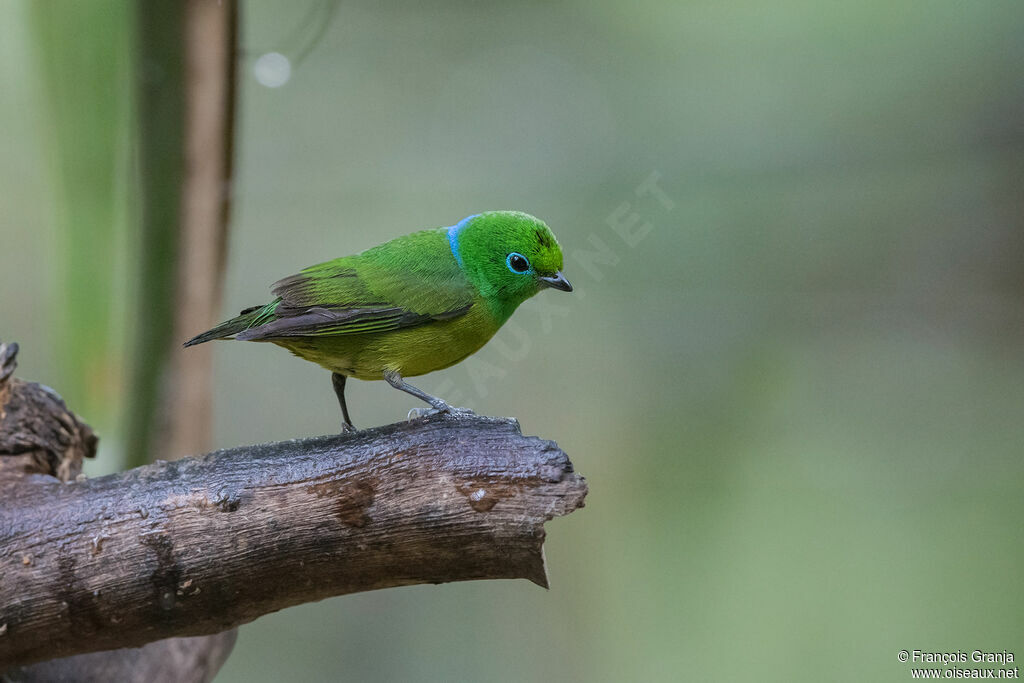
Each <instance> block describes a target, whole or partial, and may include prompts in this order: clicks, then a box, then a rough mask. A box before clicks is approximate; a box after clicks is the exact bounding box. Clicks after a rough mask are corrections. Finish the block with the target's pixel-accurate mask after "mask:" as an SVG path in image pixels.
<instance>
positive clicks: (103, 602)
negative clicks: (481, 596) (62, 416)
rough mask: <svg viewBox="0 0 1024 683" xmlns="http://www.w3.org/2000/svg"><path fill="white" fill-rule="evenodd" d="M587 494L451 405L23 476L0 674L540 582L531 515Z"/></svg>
mask: <svg viewBox="0 0 1024 683" xmlns="http://www.w3.org/2000/svg"><path fill="white" fill-rule="evenodd" d="M586 491H587V488H586V482H585V480H584V479H583V478H582V477H580V476H579V475H577V474H576V473H574V472H573V468H572V464H571V463H570V462H569V460H568V458H567V456H566V455H565V453H563V452H562V451H561V450H559V449H558V447H557V446H556V445H555V444H554V443H553V442H550V441H544V440H542V439H538V438H535V437H524V436H523V435H522V434H521V433H520V431H519V426H518V424H517V423H516V422H515V421H514V420H506V419H497V418H485V417H476V416H455V417H453V416H449V415H434V416H431V417H429V418H421V419H417V420H415V421H412V422H404V423H400V424H394V425H389V426H386V427H381V428H377V429H371V430H365V431H360V432H356V433H352V434H343V435H337V436H326V437H319V438H313V439H305V440H298V441H287V442H281V443H273V444H264V445H257V446H247V447H241V448H235V449H231V450H226V451H219V452H215V453H211V454H208V455H204V456H199V457H192V458H186V459H183V460H180V461H177V462H169V463H168V462H160V463H156V464H153V465H149V466H145V467H140V468H136V469H134V470H130V471H128V472H124V473H121V474H116V475H111V476H107V477H101V478H97V479H91V480H85V481H75V482H70V483H62V482H60V481H58V480H56V479H54V478H52V477H48V476H41V475H29V476H27V477H25V478H24V481H22V482H21V483H20V485H18V486H16V487H8V488H7V489H6V490H5V492H4V498H3V501H2V504H0V634H2V635H0V670H2V669H3V667H4V666H8V665H11V664H24V663H28V662H33V661H39V660H44V659H51V658H54V657H62V656H67V655H72V654H78V653H84V652H92V651H98V650H107V649H112V648H123V647H132V646H138V645H142V644H144V643H147V642H151V641H154V640H159V639H163V638H168V637H172V636H195V635H202V634H212V633H217V632H221V631H224V630H226V629H229V628H232V627H234V626H236V625H238V624H242V623H246V622H248V621H251V620H253V619H255V618H257V617H259V616H260V615H263V614H266V613H268V612H273V611H275V610H279V609H282V608H284V607H288V606H291V605H297V604H300V603H304V602H309V601H313V600H320V599H323V598H327V597H330V596H334V595H341V594H345V593H353V592H357V591H365V590H372V589H377V588H386V587H390V586H401V585H409V584H417V583H441V582H447V581H460V580H468V579H497V578H526V579H529V580H531V581H533V582H535V583H537V584H539V585H541V586H545V585H546V584H547V579H546V575H545V570H544V561H543V555H542V551H541V546H542V543H543V540H544V528H543V523H544V522H545V521H546V520H548V519H551V518H552V517H555V516H558V515H564V514H568V513H569V512H572V511H573V510H575V509H576V508H577V507H580V506H582V505H583V498H584V496H585V495H586Z"/></svg>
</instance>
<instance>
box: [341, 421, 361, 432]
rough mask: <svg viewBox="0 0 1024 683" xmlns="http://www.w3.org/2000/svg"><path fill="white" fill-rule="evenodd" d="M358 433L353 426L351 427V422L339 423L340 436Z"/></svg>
mask: <svg viewBox="0 0 1024 683" xmlns="http://www.w3.org/2000/svg"><path fill="white" fill-rule="evenodd" d="M358 431H359V430H358V429H356V428H355V425H353V424H352V423H351V422H342V423H341V433H342V434H354V433H355V432H358Z"/></svg>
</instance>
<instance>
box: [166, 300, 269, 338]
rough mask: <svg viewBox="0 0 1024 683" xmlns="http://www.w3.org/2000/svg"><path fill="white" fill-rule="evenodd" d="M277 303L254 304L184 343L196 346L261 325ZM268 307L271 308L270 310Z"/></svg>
mask: <svg viewBox="0 0 1024 683" xmlns="http://www.w3.org/2000/svg"><path fill="white" fill-rule="evenodd" d="M276 304H277V302H276V301H275V302H274V303H273V304H270V305H268V306H253V307H252V308H247V309H245V310H244V311H242V312H241V313H239V314H238V316H236V317H234V318H232V319H231V320H226V321H224V322H222V323H221V324H220V325H217V327H214V328H213V329H211V330H207V331H206V332H203V333H202V334H197V335H196V336H194V337H192V338H191V339H189V340H188V341H187V342H185V344H184V345H185V346H195V345H196V344H202V343H203V342H208V341H212V340H214V339H227V338H229V337H233V336H234V335H236V334H238V333H239V332H241V331H243V330H247V329H249V328H250V327H255V326H256V325H260V324H262V322H264V321H265V319H266V318H267V317H268V314H269V313H272V309H273V307H275V306H276ZM268 308H270V309H271V310H270V311H268V310H267V309H268ZM269 317H273V316H269Z"/></svg>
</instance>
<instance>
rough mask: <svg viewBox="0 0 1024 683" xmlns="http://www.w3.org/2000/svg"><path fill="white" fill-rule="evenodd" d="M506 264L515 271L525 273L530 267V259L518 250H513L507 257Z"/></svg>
mask: <svg viewBox="0 0 1024 683" xmlns="http://www.w3.org/2000/svg"><path fill="white" fill-rule="evenodd" d="M505 265H507V266H508V269H509V270H511V271H512V272H513V273H525V272H526V271H528V270H529V269H530V261H529V259H527V258H526V257H525V256H523V255H522V254H520V253H519V252H517V251H513V252H512V253H511V254H509V255H508V258H506V259H505Z"/></svg>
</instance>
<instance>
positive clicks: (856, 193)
mask: <svg viewBox="0 0 1024 683" xmlns="http://www.w3.org/2000/svg"><path fill="white" fill-rule="evenodd" d="M322 6H323V5H322V3H321V4H317V3H310V2H296V3H270V2H246V3H243V4H242V7H241V10H242V34H241V47H242V49H243V54H242V56H241V67H240V101H239V129H238V141H237V151H238V156H237V162H238V166H237V178H236V182H235V186H234V201H235V205H234V220H233V225H232V233H231V246H230V253H229V264H228V271H227V289H226V296H225V301H224V302H223V312H224V314H225V315H228V314H231V313H234V312H236V311H238V310H239V309H241V308H243V307H245V306H250V305H254V304H259V303H263V302H264V301H265V300H266V299H267V295H268V291H267V288H268V285H269V284H270V283H271V282H273V281H274V280H275V279H277V278H279V277H281V276H284V275H287V274H289V273H292V272H294V271H295V270H297V269H298V268H301V267H303V266H306V265H309V264H311V263H315V262H318V261H321V260H324V259H325V258H328V257H332V256H340V255H344V254H349V253H354V252H356V251H359V250H361V249H363V248H365V247H369V246H371V245H373V244H376V243H378V242H380V241H383V240H385V239H387V238H390V237H392V236H396V235H398V234H402V233H405V232H409V231H412V230H414V229H419V228H422V227H429V226H437V225H450V224H452V223H453V222H455V221H457V220H458V219H460V218H462V217H463V216H465V215H467V214H470V213H475V212H478V211H481V210H485V209H495V208H516V209H521V210H525V211H528V212H531V213H534V214H536V215H538V216H540V217H542V218H543V219H545V220H546V221H547V222H548V223H549V224H550V225H551V226H552V228H553V229H554V231H555V233H556V234H557V235H558V237H559V239H560V241H561V242H562V244H563V247H564V248H565V250H566V252H567V263H566V268H565V270H566V273H567V275H568V276H569V278H570V279H571V280H572V282H573V283H574V284H575V285H576V286H577V288H578V291H577V292H576V293H574V294H572V295H561V294H558V293H545V294H542V295H541V296H540V297H537V298H536V299H535V300H533V301H530V302H528V303H526V304H525V305H524V306H523V307H522V309H521V310H520V311H519V312H518V313H517V314H516V316H514V317H513V320H512V323H514V324H513V325H511V326H510V327H508V328H506V329H504V330H503V331H502V332H501V333H499V335H498V337H497V338H496V339H495V340H494V342H492V343H491V344H490V345H488V346H487V347H485V348H484V350H482V351H481V352H480V353H479V354H478V355H477V356H476V357H474V358H473V359H472V360H471V361H468V362H466V363H464V364H462V365H460V366H456V367H455V368H452V369H450V370H448V371H445V372H442V373H438V374H436V375H431V376H428V377H426V378H424V379H422V380H421V382H420V385H421V386H422V387H423V388H424V389H425V390H427V391H431V390H433V391H439V392H440V393H442V394H443V395H446V396H449V397H452V398H454V399H456V400H457V401H458V402H459V403H461V404H463V405H467V406H469V407H472V408H473V409H475V410H477V411H479V412H482V413H487V414H495V415H515V416H517V417H518V418H519V419H520V421H521V423H522V425H523V430H524V432H526V433H530V434H538V435H541V436H544V437H546V438H552V439H556V440H557V441H558V443H559V444H560V445H561V446H562V447H563V448H564V449H565V450H566V451H567V452H568V453H569V454H570V456H571V457H572V459H573V461H574V463H575V465H576V467H577V469H578V470H579V471H581V472H582V473H583V474H584V475H585V476H586V477H587V478H588V481H589V482H590V495H589V497H588V500H587V506H586V508H585V509H583V510H580V511H578V512H576V513H575V514H573V515H571V516H570V517H568V518H564V519H559V520H555V521H553V522H551V523H550V524H548V532H549V535H548V542H547V546H546V551H547V561H548V569H549V572H550V578H551V585H552V589H551V590H550V591H548V592H546V591H543V590H541V589H538V588H537V587H536V586H534V585H532V584H529V583H527V582H525V581H515V582H484V583H465V584H455V585H444V586H420V587H411V588H402V589H397V590H388V591H383V592H377V593H369V594H362V595H355V596H349V597H343V598H337V599H332V600H327V601H324V602H321V603H317V604H311V605H305V606H302V607H298V608H293V609H289V610H286V611H284V612H282V613H279V614H274V615H270V616H267V617H264V618H262V619H260V620H258V621H257V622H255V623H253V624H251V625H249V626H246V627H243V629H242V632H241V636H240V639H239V642H238V646H237V648H236V650H235V652H234V654H233V655H232V657H231V658H230V659H229V660H228V663H227V665H226V666H225V668H224V670H223V671H222V673H221V675H220V676H219V678H218V681H224V682H231V681H280V680H309V681H330V680H356V681H395V680H407V681H450V680H456V681H550V680H586V681H640V680H658V681H670V680H714V681H726V680H730V681H731V680H750V681H766V680H771V681H821V680H836V681H864V680H878V681H881V680H894V681H896V680H907V679H908V678H909V676H910V672H909V669H910V667H909V665H906V664H901V663H899V662H898V661H897V652H898V651H899V650H900V649H909V650H913V649H915V648H917V649H923V650H930V651H947V650H953V651H955V650H957V649H961V650H966V651H968V652H969V651H970V650H972V649H975V648H980V649H984V650H1002V649H1004V648H1005V649H1007V650H1009V651H1011V652H1013V653H1015V654H1016V655H1017V657H1018V659H1020V658H1022V657H1024V639H1022V637H1024V595H1022V593H1021V591H1020V589H1019V586H1020V573H1021V563H1022V561H1024V497H1022V496H1021V485H1022V484H1024V458H1022V455H1024V452H1022V451H1024V353H1022V346H1021V342H1022V331H1024V39H1022V36H1024V5H1022V4H1021V2H1020V1H1019V0H1006V1H1004V2H997V1H984V2H959V1H957V2H952V1H945V0H942V1H934V2H927V3H925V2H891V1H888V0H887V1H884V2H883V1H880V0H869V1H867V2H860V3H837V2H824V3H823V2H812V1H810V0H806V1H802V0H785V1H782V2H775V3H761V2H754V1H752V0H741V1H732V2H710V1H690V2H678V1H667V0H666V1H661V2H646V3H617V2H612V1H609V0H599V1H596V2H595V1H591V2H534V3H486V4H480V3H467V2H434V3H425V4H413V3H405V4H400V3H388V4H384V3H375V2H344V3H342V4H341V5H340V6H338V8H337V11H336V12H335V13H334V15H333V18H332V19H331V21H330V23H329V25H327V26H326V30H325V31H324V33H323V34H322V37H321V38H320V39H319V40H318V41H316V42H315V43H313V44H311V45H310V47H311V49H310V50H308V54H307V55H306V56H305V57H304V58H300V59H298V60H297V62H298V63H297V64H293V66H294V69H293V71H292V73H291V78H290V80H289V81H288V82H287V83H286V84H285V85H284V86H282V87H279V88H269V87H264V86H263V85H261V84H260V83H259V82H257V80H256V79H255V78H254V76H253V73H254V72H253V65H254V62H255V60H256V58H258V57H259V56H260V55H261V54H264V53H265V52H268V51H279V52H283V53H285V54H286V55H290V56H291V57H292V58H293V60H294V59H295V58H296V57H297V56H301V55H299V54H298V53H300V52H302V51H303V50H304V47H303V45H304V44H303V43H302V41H301V40H299V44H298V45H296V44H295V43H296V39H295V36H296V35H297V33H296V27H300V26H302V24H303V22H304V21H305V20H306V18H307V17H309V16H314V17H315V16H317V13H319V12H321V10H320V9H319V8H320V7H322ZM311 13H312V14H311ZM29 15H30V9H29V3H28V2H27V1H25V0H0V92H2V93H3V95H2V97H0V149H2V155H0V188H2V189H0V255H2V267H0V291H2V296H0V337H2V338H3V339H4V340H14V341H18V342H20V343H21V344H23V347H24V352H23V354H22V357H21V365H20V371H19V374H20V375H21V376H23V377H25V378H31V379H35V380H39V381H43V382H45V383H47V384H50V385H52V386H54V387H55V388H57V389H58V390H59V391H61V392H62V393H63V394H64V395H65V396H66V397H67V398H68V399H69V402H70V403H71V405H72V406H73V407H75V408H76V409H78V410H79V412H82V413H83V417H84V418H85V419H87V420H90V421H92V422H93V424H94V425H96V426H97V427H99V429H100V430H101V432H102V433H103V434H104V436H105V438H104V441H103V442H102V452H101V456H100V462H99V463H96V464H95V465H94V466H93V469H92V472H93V473H99V472H105V471H112V470H116V469H118V468H119V467H120V462H121V460H120V458H121V456H122V454H121V453H120V452H119V449H118V442H117V441H118V440H117V439H116V438H114V435H116V432H117V425H118V420H119V419H120V418H119V415H120V414H121V411H120V407H123V406H124V404H125V402H126V400H128V397H126V396H124V395H123V389H121V391H120V393H118V392H117V391H116V387H118V386H122V387H123V382H120V381H119V382H117V383H115V384H114V386H115V390H113V391H111V390H109V388H108V389H104V391H105V392H106V393H103V394H101V395H99V396H97V395H96V394H95V391H93V393H92V394H90V391H91V390H90V388H89V387H88V386H79V385H76V384H74V383H72V382H71V380H70V378H69V377H68V375H69V371H68V370H67V366H68V364H67V359H66V355H67V352H66V351H64V349H74V348H77V347H78V345H79V344H88V343H91V342H92V341H94V340H95V338H96V337H99V338H105V337H106V336H110V338H111V340H112V341H111V342H110V344H111V350H110V351H109V353H110V354H111V360H110V367H109V368H108V369H107V370H104V371H103V373H101V374H103V376H105V377H109V376H114V377H117V376H118V375H119V373H121V372H123V365H124V362H123V358H122V356H123V350H122V348H121V346H122V345H121V344H119V343H117V341H116V340H117V339H119V336H118V334H117V333H118V331H119V330H120V331H121V332H122V333H123V330H124V329H125V328H129V329H130V327H131V319H130V318H131V316H130V313H129V312H130V311H131V310H132V309H131V305H132V304H131V302H130V301H129V300H128V298H129V297H130V295H131V292H132V291H135V290H137V289H138V287H137V284H135V283H132V282H131V281H130V280H131V277H132V275H131V274H132V272H133V271H132V270H131V268H130V267H128V266H130V263H127V264H126V261H130V260H131V257H130V256H128V255H127V254H128V253H130V252H128V251H126V249H125V248H123V247H117V246H115V245H114V244H113V243H112V244H111V245H110V246H109V248H103V249H99V250H96V251H95V252H93V253H94V255H90V256H89V257H88V258H87V259H86V261H88V262H90V263H93V265H96V263H99V264H102V269H101V272H104V273H113V275H112V276H111V277H113V282H114V286H112V287H108V288H106V289H105V290H104V289H103V288H99V289H101V290H102V291H96V292H93V291H92V290H88V291H90V292H91V294H90V297H91V298H89V297H87V298H85V299H83V300H82V301H78V302H76V303H75V304H74V307H75V309H76V310H78V309H79V308H80V307H83V306H84V307H85V309H86V310H87V311H90V312H92V311H96V312H97V314H96V315H97V319H100V318H101V317H102V318H104V319H106V318H109V320H108V321H107V322H106V323H105V326H104V328H103V329H96V330H95V331H90V330H89V329H88V327H87V326H86V327H84V328H83V327H82V326H81V325H82V323H79V327H77V328H76V327H72V328H64V327H61V326H60V325H61V323H60V321H62V320H64V319H65V318H66V317H67V316H68V311H67V306H68V304H67V303H66V301H65V300H64V298H63V297H62V296H61V292H62V291H63V290H62V289H61V287H62V286H63V285H62V284H61V283H62V282H63V278H65V277H74V274H69V273H68V272H66V270H67V269H66V268H64V267H63V266H62V263H64V261H63V260H62V257H61V254H62V253H64V252H66V250H67V244H68V239H70V238H69V237H68V234H67V230H66V229H65V230H64V231H62V229H61V228H60V227H59V226H60V221H61V220H62V219H61V216H63V215H70V216H71V217H72V218H71V220H70V223H71V224H72V225H73V223H74V216H75V215H76V208H75V207H74V206H71V207H69V206H66V205H61V203H60V201H59V195H60V193H59V192H58V188H57V187H56V183H55V181H54V178H55V177H56V176H55V175H54V174H53V173H52V172H51V170H52V169H50V166H49V165H48V164H50V162H49V161H48V158H52V157H51V155H52V154H53V149H54V142H55V139H56V138H59V137H60V136H59V135H58V134H56V133H55V132H54V126H55V125H56V124H55V114H54V112H53V107H49V106H47V102H48V100H47V97H48V96H49V95H48V94H47V93H46V92H45V89H44V88H42V87H41V85H40V84H39V74H40V64H39V62H40V59H39V58H38V50H37V49H36V47H35V45H34V44H33V35H34V34H33V33H32V32H31V31H29V30H28V28H27V27H28V26H29V24H30V16H29ZM323 16H326V14H324V15H323ZM300 33H301V32H300ZM115 71H116V69H113V68H112V69H111V72H112V73H114V72H115ZM123 84H124V83H123V79H122V80H117V81H116V82H110V83H95V84H92V85H91V86H89V87H93V88H104V89H108V88H109V89H110V93H111V97H117V96H118V95H119V93H118V91H117V88H118V87H121V85H123ZM79 87H81V86H79ZM120 95H121V96H123V93H120ZM118 111H119V110H118ZM64 114H65V115H66V114H67V112H66V111H65V112H64ZM110 144H113V143H110ZM97 163H100V162H99V161H98V162H97ZM124 166H125V167H124V168H115V169H113V170H112V171H109V170H108V171H109V172H112V173H117V174H119V175H118V176H117V177H118V178H120V179H121V180H122V181H123V182H122V190H121V192H126V191H128V190H125V189H123V188H124V187H130V183H129V182H128V181H129V179H130V178H131V175H132V169H131V164H127V165H124ZM652 174H654V175H653V176H652ZM652 178H653V179H656V181H657V183H658V186H659V187H660V188H661V189H662V190H663V192H664V194H665V196H664V197H663V196H661V195H658V194H657V193H644V192H643V191H642V190H640V191H638V188H640V187H641V184H642V183H643V182H644V181H645V180H650V179H652ZM60 196H65V195H60ZM668 207H671V208H668ZM633 213H636V214H638V215H639V216H640V218H639V219H638V220H639V222H638V223H636V224H634V225H633V227H632V229H631V232H630V234H631V235H632V238H631V239H629V240H625V239H623V237H622V236H621V235H620V234H619V232H617V231H616V230H615V229H614V228H613V227H612V224H613V223H616V222H617V221H624V220H628V218H629V216H630V215H631V214H633ZM112 220H124V216H120V217H118V216H114V218H113V219H112ZM646 224H649V228H648V227H647V225H646ZM116 234H118V233H117V232H116V230H113V231H112V235H114V236H116ZM627 236H628V235H627ZM112 239H113V237H112ZM122 242H123V240H122ZM91 246H93V247H95V246H96V245H91ZM100 246H103V245H100ZM595 253H599V254H600V256H599V257H596V258H595V257H594V254H595ZM85 283H86V285H88V280H85ZM100 311H102V316H101V315H100V313H98V312H100ZM67 329H71V330H72V332H70V333H69V332H67V331H66V330H67ZM197 331H198V330H197ZM69 335H70V336H69ZM94 335H95V336H94ZM215 367H216V378H215V380H216V386H217V387H218V388H217V395H216V411H217V412H216V441H217V443H216V445H217V446H218V447H227V446H232V445H237V444H245V443H253V442H257V441H266V440H279V439H285V438H292V437H300V436H306V435H311V434H322V433H327V432H330V431H332V430H333V429H335V428H336V426H337V421H338V416H337V405H336V403H335V401H334V398H333V395H332V394H331V391H330V388H329V381H328V376H327V373H325V372H324V371H323V370H321V369H319V368H317V367H315V366H313V365H311V364H308V363H305V362H303V361H300V360H298V359H295V358H292V357H290V356H289V355H288V354H286V353H284V352H283V351H282V350H280V349H277V348H274V347H271V346H265V345H258V344H219V345H218V347H217V349H216V358H215ZM119 368H120V369H119ZM111 394H113V395H111ZM349 403H350V407H351V409H352V414H353V419H354V420H355V422H356V423H357V424H359V425H373V424H383V423H387V422H393V421H395V420H397V419H400V418H402V417H404V415H405V413H406V411H407V410H408V409H409V408H411V407H414V404H415V401H413V400H412V399H410V398H408V397H404V396H401V395H398V394H397V392H395V391H394V390H392V389H390V388H389V387H386V386H383V383H361V382H357V383H355V384H353V385H352V386H351V387H350V390H349ZM83 406H93V408H92V410H93V411H94V413H95V414H90V413H89V412H87V409H86V408H85V407H83ZM111 406H113V407H111Z"/></svg>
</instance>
